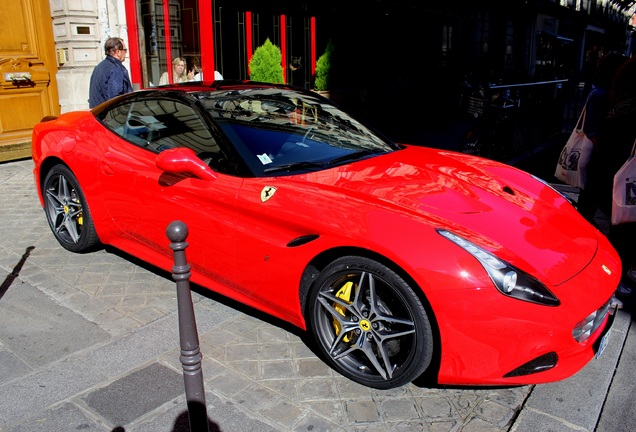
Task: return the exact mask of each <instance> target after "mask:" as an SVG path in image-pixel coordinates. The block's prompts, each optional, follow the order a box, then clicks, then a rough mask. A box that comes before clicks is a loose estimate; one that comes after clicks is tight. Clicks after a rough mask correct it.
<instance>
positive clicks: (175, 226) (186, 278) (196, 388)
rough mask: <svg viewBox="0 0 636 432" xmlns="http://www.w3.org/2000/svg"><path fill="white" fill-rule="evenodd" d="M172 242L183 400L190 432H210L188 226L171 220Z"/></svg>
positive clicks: (170, 236)
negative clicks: (192, 292)
mask: <svg viewBox="0 0 636 432" xmlns="http://www.w3.org/2000/svg"><path fill="white" fill-rule="evenodd" d="M166 234H167V236H168V239H169V240H170V241H171V243H170V249H172V250H173V251H174V266H173V267H172V278H173V279H174V280H175V282H176V283H177V307H178V312H179V339H180V341H181V356H180V357H179V359H180V360H181V365H182V367H183V380H184V383H185V393H186V400H187V403H188V416H189V419H190V431H196V432H198V431H209V428H208V415H207V409H206V404H205V388H204V386H203V370H202V369H201V359H202V356H201V352H200V351H199V334H198V332H197V323H196V318H195V316H194V306H193V305H192V294H191V293H190V275H191V273H190V265H189V264H188V262H187V260H186V254H185V249H186V248H187V247H188V243H187V242H186V241H185V239H186V238H187V237H188V227H187V226H186V224H185V223H183V222H181V221H174V222H171V223H170V225H168V229H167V230H166Z"/></svg>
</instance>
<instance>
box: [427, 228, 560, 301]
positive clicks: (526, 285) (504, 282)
mask: <svg viewBox="0 0 636 432" xmlns="http://www.w3.org/2000/svg"><path fill="white" fill-rule="evenodd" d="M437 232H438V233H439V234H440V235H442V236H443V237H445V238H447V239H448V240H450V241H452V242H453V243H455V244H456V245H457V246H459V247H461V248H462V249H464V250H465V251H466V252H468V253H469V254H471V255H472V256H474V257H475V258H476V259H477V261H479V263H480V264H481V265H482V267H483V268H484V270H486V272H487V273H488V275H489V276H490V279H491V280H492V282H493V284H494V285H495V287H496V288H497V290H499V292H500V293H502V294H503V295H506V296H508V297H513V298H516V299H519V300H523V301H527V302H531V303H537V304H540V305H545V306H558V305H560V304H561V302H560V301H559V299H558V298H556V296H555V295H554V294H552V293H551V292H550V290H548V288H546V286H545V285H543V284H542V283H541V282H539V281H538V280H536V279H535V278H533V277H532V276H530V275H529V274H527V273H525V272H523V271H521V270H519V269H518V268H516V267H515V266H513V265H510V264H508V263H507V262H505V261H503V260H501V259H499V258H497V257H496V256H495V255H493V254H491V253H490V252H487V251H485V250H484V249H482V248H480V247H479V246H477V245H476V244H474V243H471V242H469V241H468V240H466V239H464V238H463V237H460V236H458V235H457V234H455V233H452V232H450V231H448V230H444V229H438V230H437Z"/></svg>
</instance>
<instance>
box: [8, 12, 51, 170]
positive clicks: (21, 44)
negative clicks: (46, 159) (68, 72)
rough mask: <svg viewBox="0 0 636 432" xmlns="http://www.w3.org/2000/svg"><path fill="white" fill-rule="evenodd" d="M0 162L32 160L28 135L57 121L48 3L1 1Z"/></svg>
mask: <svg viewBox="0 0 636 432" xmlns="http://www.w3.org/2000/svg"><path fill="white" fill-rule="evenodd" d="M0 29H2V31H1V32H0V162H3V161H8V160H14V159H21V158H27V157H30V156H31V130H32V128H33V126H34V125H35V124H36V123H38V122H39V121H40V120H41V119H42V118H43V117H45V116H49V115H59V113H60V103H59V99H58V94H57V83H56V80H55V74H56V72H57V61H56V58H55V44H54V41H53V28H52V19H51V10H50V7H49V1H48V0H5V1H0Z"/></svg>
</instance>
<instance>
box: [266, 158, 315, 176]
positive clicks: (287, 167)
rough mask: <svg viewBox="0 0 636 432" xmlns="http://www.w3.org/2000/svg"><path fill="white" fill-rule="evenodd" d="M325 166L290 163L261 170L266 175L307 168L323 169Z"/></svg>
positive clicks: (303, 162)
mask: <svg viewBox="0 0 636 432" xmlns="http://www.w3.org/2000/svg"><path fill="white" fill-rule="evenodd" d="M325 166H326V163H325V162H307V161H302V162H292V163H288V164H285V165H278V166H273V167H269V168H265V169H264V170H263V173H264V174H267V173H272V172H280V171H285V172H290V171H296V170H302V169H307V168H324V167H325Z"/></svg>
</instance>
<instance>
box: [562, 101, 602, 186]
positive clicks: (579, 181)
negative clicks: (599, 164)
mask: <svg viewBox="0 0 636 432" xmlns="http://www.w3.org/2000/svg"><path fill="white" fill-rule="evenodd" d="M584 124H585V107H583V110H582V111H581V115H580V116H579V120H578V121H577V122H576V126H575V127H574V130H572V133H571V134H570V138H568V140H567V142H566V143H565V147H563V150H561V154H560V155H559V160H558V162H557V166H556V170H555V172H554V176H555V177H556V178H557V179H559V180H561V181H562V182H563V183H565V184H569V185H570V186H574V187H578V188H581V189H584V188H585V183H586V181H587V164H588V162H589V161H590V157H591V156H592V151H593V150H594V144H593V143H592V141H590V139H589V138H588V137H587V136H586V135H585V133H584V132H583V125H584Z"/></svg>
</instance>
